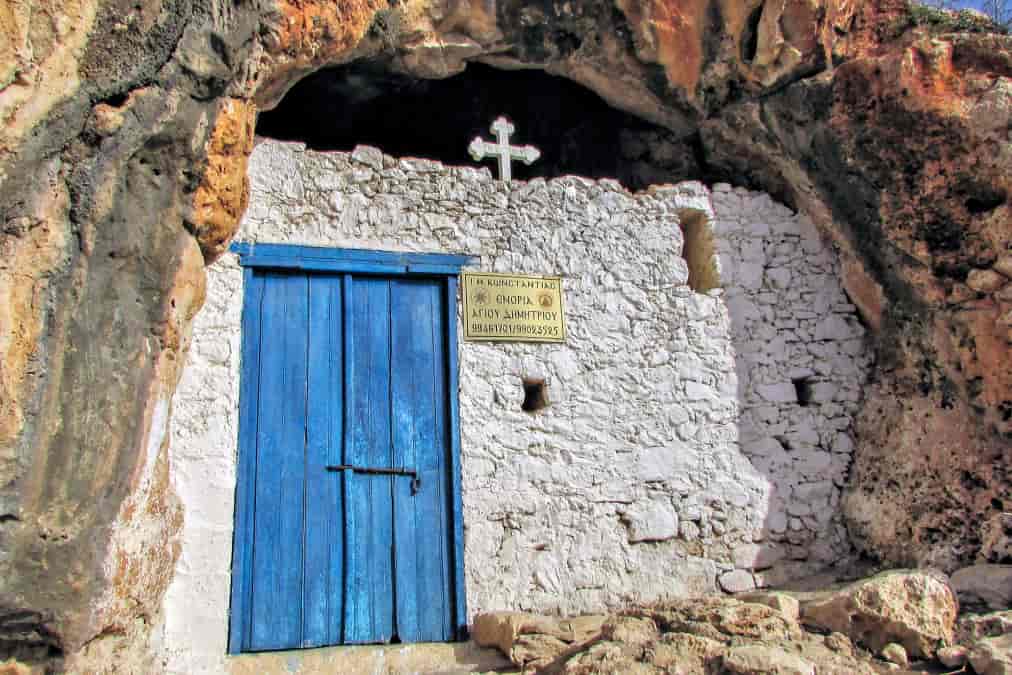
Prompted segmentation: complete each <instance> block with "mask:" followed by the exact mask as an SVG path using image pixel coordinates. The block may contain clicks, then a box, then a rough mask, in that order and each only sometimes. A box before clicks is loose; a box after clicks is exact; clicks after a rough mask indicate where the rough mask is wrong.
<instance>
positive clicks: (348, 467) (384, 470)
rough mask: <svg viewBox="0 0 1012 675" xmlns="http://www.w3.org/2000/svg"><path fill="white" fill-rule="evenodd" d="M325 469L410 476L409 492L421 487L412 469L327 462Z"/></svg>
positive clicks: (415, 492)
mask: <svg viewBox="0 0 1012 675" xmlns="http://www.w3.org/2000/svg"><path fill="white" fill-rule="evenodd" d="M326 469H327V471H353V472H355V473H365V474H373V475H383V476H411V494H413V495H414V494H418V491H419V490H421V489H422V479H421V478H419V477H418V472H417V471H415V470H414V469H394V468H391V467H376V466H355V465H353V464H328V465H327V467H326Z"/></svg>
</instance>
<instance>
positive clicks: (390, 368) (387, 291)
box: [230, 271, 464, 652]
mask: <svg viewBox="0 0 1012 675" xmlns="http://www.w3.org/2000/svg"><path fill="white" fill-rule="evenodd" d="M246 283H247V289H246V304H245V306H244V317H243V373H242V377H243V381H242V385H241V386H242V391H241V392H240V399H241V401H240V405H241V407H242V411H241V419H240V448H239V452H240V470H239V476H238V487H237V507H236V508H237V511H236V535H235V537H236V539H235V541H236V543H235V553H234V562H233V593H232V618H231V620H232V626H231V628H230V651H232V652H237V651H257V650H271V649H287V648H293V647H309V646H320V645H332V644H361V643H374V642H389V641H391V640H400V641H402V642H417V641H441V640H449V639H452V638H453V637H455V632H456V627H457V626H459V625H460V624H461V623H462V622H463V620H464V617H462V616H457V615H458V614H460V608H461V607H462V606H463V604H462V599H461V598H458V597H457V592H456V589H457V588H458V587H459V586H460V583H459V581H460V580H459V578H457V577H458V576H459V573H458V572H457V570H456V568H455V565H454V561H455V555H457V554H458V553H459V551H457V550H455V548H459V545H460V543H459V540H458V538H457V537H456V536H455V535H456V533H457V532H458V531H459V528H457V527H456V524H455V522H454V518H453V515H452V514H453V511H454V494H453V487H452V486H453V481H452V480H451V477H452V473H451V472H452V471H453V470H454V469H455V465H454V458H453V456H452V453H451V418H452V414H451V413H452V411H451V408H450V396H449V392H450V385H451V382H452V378H451V377H450V367H449V364H448V352H449V348H450V347H451V346H453V345H455V342H454V341H453V339H452V337H451V336H449V335H448V332H447V329H448V325H449V326H451V327H452V326H453V324H450V323H449V319H448V315H449V311H448V307H447V303H448V298H449V297H450V293H449V292H448V291H449V290H450V289H452V283H451V281H449V280H447V279H445V278H438V277H437V278H408V277H403V278H397V277H377V276H364V275H352V274H340V275H338V274H329V275H328V274H304V273H283V272H276V271H255V272H252V273H249V274H247V282H246ZM376 470H379V471H378V472H377V471H376ZM389 470H401V471H412V472H415V475H416V476H417V478H418V482H417V483H416V484H413V481H412V480H411V478H410V477H409V476H407V475H397V474H392V473H384V471H389Z"/></svg>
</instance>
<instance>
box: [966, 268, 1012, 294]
mask: <svg viewBox="0 0 1012 675" xmlns="http://www.w3.org/2000/svg"><path fill="white" fill-rule="evenodd" d="M1007 282H1008V280H1007V279H1006V278H1005V277H1004V276H1002V275H1001V274H998V273H997V272H995V271H994V270H971V271H970V274H969V276H967V277H966V285H967V286H969V287H970V288H972V289H973V290H975V291H977V292H978V293H994V292H995V291H997V290H998V289H999V288H1001V287H1002V286H1004V285H1005V284H1006V283H1007Z"/></svg>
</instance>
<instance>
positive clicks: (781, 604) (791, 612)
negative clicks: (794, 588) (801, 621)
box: [738, 591, 801, 621]
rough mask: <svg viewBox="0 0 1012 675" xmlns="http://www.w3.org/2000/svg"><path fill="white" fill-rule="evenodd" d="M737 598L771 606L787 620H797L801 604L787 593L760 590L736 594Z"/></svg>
mask: <svg viewBox="0 0 1012 675" xmlns="http://www.w3.org/2000/svg"><path fill="white" fill-rule="evenodd" d="M738 599H739V600H742V601H744V602H755V603H758V604H760V605H766V606H767V607H772V608H773V609H775V610H777V611H778V612H780V613H781V614H783V615H784V618H785V619H787V620H788V621H797V620H798V617H800V616H801V605H800V603H798V599H797V598H795V597H794V596H791V595H788V594H787V593H780V592H777V591H762V592H759V593H747V594H745V595H740V596H738Z"/></svg>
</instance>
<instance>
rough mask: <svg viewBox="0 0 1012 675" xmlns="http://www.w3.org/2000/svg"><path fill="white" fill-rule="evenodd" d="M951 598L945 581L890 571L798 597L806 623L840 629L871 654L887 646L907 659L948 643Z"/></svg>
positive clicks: (953, 601) (952, 607)
mask: <svg viewBox="0 0 1012 675" xmlns="http://www.w3.org/2000/svg"><path fill="white" fill-rule="evenodd" d="M956 611H957V604H956V597H955V595H954V594H953V592H952V590H951V589H950V588H949V586H948V584H947V583H946V582H945V580H944V579H942V578H940V577H938V576H936V575H933V574H929V573H925V572H917V571H895V572H885V573H882V574H879V575H877V576H874V577H871V578H869V579H865V580H863V581H858V582H855V583H853V584H850V585H847V586H844V587H842V588H840V589H838V590H834V591H825V592H821V593H815V594H812V595H810V596H807V597H803V598H801V620H802V622H803V623H805V624H806V625H811V626H818V627H820V628H824V629H826V630H831V631H839V632H841V633H844V634H846V635H848V636H849V637H850V638H851V639H852V640H853V641H854V642H856V643H858V644H861V645H863V646H865V647H867V648H868V649H870V650H872V651H873V652H875V653H879V652H881V650H882V649H883V648H884V647H885V646H886V645H887V644H889V643H890V642H896V643H899V644H900V645H902V646H903V647H904V648H905V649H906V650H907V653H908V654H909V655H910V656H914V657H926V658H930V657H932V656H934V653H935V649H936V648H937V646H938V645H939V644H942V645H945V644H952V642H953V628H954V625H955V621H956Z"/></svg>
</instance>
